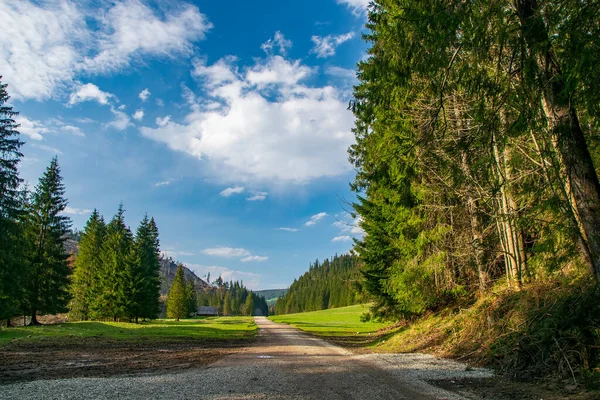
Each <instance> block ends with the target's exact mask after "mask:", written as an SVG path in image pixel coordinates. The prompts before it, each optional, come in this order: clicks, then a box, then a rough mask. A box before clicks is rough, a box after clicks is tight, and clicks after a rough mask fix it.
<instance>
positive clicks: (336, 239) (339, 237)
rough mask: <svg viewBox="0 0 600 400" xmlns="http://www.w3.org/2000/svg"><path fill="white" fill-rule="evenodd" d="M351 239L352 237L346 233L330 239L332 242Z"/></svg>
mask: <svg viewBox="0 0 600 400" xmlns="http://www.w3.org/2000/svg"><path fill="white" fill-rule="evenodd" d="M351 240H352V238H351V237H350V236H348V235H343V236H336V237H334V238H333V239H331V241H332V242H350V241H351Z"/></svg>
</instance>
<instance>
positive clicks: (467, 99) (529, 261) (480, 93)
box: [349, 0, 600, 318]
mask: <svg viewBox="0 0 600 400" xmlns="http://www.w3.org/2000/svg"><path fill="white" fill-rule="evenodd" d="M598 15H600V3H598V2H579V1H564V2H559V3H557V2H550V1H535V0H515V1H507V0H506V1H494V2H489V1H469V2H464V1H452V2H450V1H433V0H418V1H417V0H402V1H397V0H377V1H374V2H373V4H372V6H371V7H370V11H369V17H368V22H367V25H366V27H367V29H368V32H367V33H365V34H364V39H365V40H366V41H367V42H368V44H369V50H368V57H366V58H365V59H364V60H363V61H361V62H360V63H359V66H358V74H357V76H358V79H359V83H358V85H357V86H355V88H354V98H353V100H352V101H351V103H350V108H351V110H352V111H353V112H354V115H355V117H356V123H355V128H354V134H355V138H356V143H355V144H354V145H352V146H351V147H350V149H349V155H350V161H351V163H352V164H353V166H354V167H355V168H356V171H357V173H356V177H355V179H354V181H353V182H352V184H351V186H352V189H353V190H354V191H355V192H356V193H357V198H358V200H357V201H356V203H355V204H354V209H355V212H356V214H358V215H359V216H360V218H361V224H360V225H361V227H362V228H363V230H364V231H365V235H364V237H363V238H362V239H361V240H359V241H358V243H357V244H356V246H355V251H356V252H357V253H358V254H359V257H360V260H361V263H362V264H363V266H362V267H361V271H362V275H363V278H364V279H363V288H364V290H365V291H366V292H368V293H369V294H370V295H371V296H372V298H373V299H374V300H375V305H374V307H373V309H372V312H373V316H378V317H384V318H398V317H406V316H412V315H419V314H422V313H423V312H425V311H427V310H432V309H436V308H437V307H440V306H443V305H444V304H447V303H448V302H452V301H456V300H457V299H469V298H473V297H477V296H479V295H481V294H484V293H487V292H489V291H490V290H491V289H492V288H493V287H496V286H497V285H502V286H504V287H509V288H511V289H513V290H520V288H522V287H523V286H524V285H527V284H528V283H535V282H543V281H547V280H551V279H559V278H564V277H567V278H569V279H575V278H576V277H580V276H582V275H583V276H585V275H587V276H588V277H590V278H589V279H593V277H595V279H596V280H598V279H600V184H599V182H598V175H597V172H596V166H597V165H598V157H599V156H600V152H599V151H598V137H599V136H598V132H599V131H600V130H599V128H600V125H599V123H600V119H599V118H598V117H599V115H600V91H598V90H597V87H598V79H599V78H600V41H598V40H597V38H598V37H599V35H600V25H598V23H597V22H598ZM586 271H587V272H586Z"/></svg>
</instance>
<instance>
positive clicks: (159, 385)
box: [0, 317, 491, 400]
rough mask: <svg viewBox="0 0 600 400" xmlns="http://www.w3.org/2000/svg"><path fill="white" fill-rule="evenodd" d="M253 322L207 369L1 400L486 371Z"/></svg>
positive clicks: (319, 392) (50, 386)
mask: <svg viewBox="0 0 600 400" xmlns="http://www.w3.org/2000/svg"><path fill="white" fill-rule="evenodd" d="M256 323H257V324H258V327H259V332H260V333H259V335H260V337H261V338H260V339H261V340H259V341H258V342H257V344H256V345H254V346H250V347H248V348H246V349H244V350H243V351H240V352H237V353H235V354H232V355H229V356H226V357H224V358H222V359H221V360H219V361H217V362H216V363H214V364H211V365H210V366H208V367H205V368H200V369H190V370H186V371H184V372H177V373H166V374H152V375H136V376H129V377H117V378H73V379H57V380H39V381H33V382H29V383H17V384H11V385H6V386H2V387H0V399H23V398H34V399H84V398H85V399H125V398H126V399H144V400H149V399H198V398H203V399H416V400H420V399H423V400H425V399H460V398H461V397H459V396H458V395H456V394H453V393H450V392H447V391H444V390H442V389H440V388H437V387H435V386H432V385H430V384H428V383H426V382H425V380H431V379H444V378H449V379H453V378H484V377H489V376H491V373H490V372H489V371H487V370H483V369H477V368H476V369H470V368H468V370H466V368H465V367H466V366H465V365H463V364H460V363H457V362H453V361H449V360H442V359H437V358H435V357H433V356H429V355H424V354H406V355H403V354H367V355H356V354H352V353H351V352H349V351H348V350H346V349H343V348H341V347H338V346H335V345H332V344H330V343H328V342H326V341H324V340H321V339H317V338H314V337H312V336H309V335H306V334H304V333H302V332H301V331H299V330H298V329H295V328H292V327H290V326H288V325H283V324H276V323H274V322H271V321H269V320H268V319H266V318H263V317H256Z"/></svg>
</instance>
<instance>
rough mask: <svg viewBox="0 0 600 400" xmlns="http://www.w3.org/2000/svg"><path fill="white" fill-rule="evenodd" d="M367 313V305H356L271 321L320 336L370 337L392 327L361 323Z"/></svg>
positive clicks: (273, 317)
mask: <svg viewBox="0 0 600 400" xmlns="http://www.w3.org/2000/svg"><path fill="white" fill-rule="evenodd" d="M366 311H368V307H367V306H366V305H355V306H349V307H340V308H332V309H329V310H321V311H311V312H305V313H298V314H285V315H275V316H272V317H269V319H271V320H272V321H274V322H282V323H286V324H290V325H292V326H295V327H297V328H299V329H302V330H303V331H306V332H310V333H314V334H317V335H320V336H362V335H369V334H371V333H374V332H376V331H378V330H379V329H381V328H384V327H386V326H388V325H390V324H389V323H381V322H372V321H369V322H361V320H360V317H361V315H363V314H364V313H365V312H366Z"/></svg>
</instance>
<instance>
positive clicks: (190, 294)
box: [185, 278, 198, 314]
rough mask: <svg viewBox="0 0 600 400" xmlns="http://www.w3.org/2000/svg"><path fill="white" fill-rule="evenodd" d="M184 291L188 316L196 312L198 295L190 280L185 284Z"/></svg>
mask: <svg viewBox="0 0 600 400" xmlns="http://www.w3.org/2000/svg"><path fill="white" fill-rule="evenodd" d="M185 290H186V298H187V305H188V307H187V310H188V314H193V313H195V312H196V311H197V310H198V295H197V293H196V285H194V281H193V280H192V279H191V278H190V279H188V280H187V282H186V283H185Z"/></svg>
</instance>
